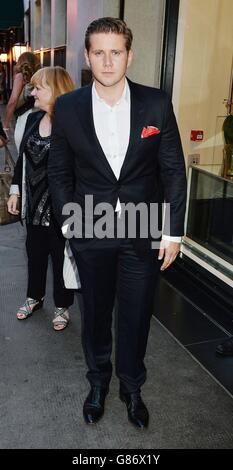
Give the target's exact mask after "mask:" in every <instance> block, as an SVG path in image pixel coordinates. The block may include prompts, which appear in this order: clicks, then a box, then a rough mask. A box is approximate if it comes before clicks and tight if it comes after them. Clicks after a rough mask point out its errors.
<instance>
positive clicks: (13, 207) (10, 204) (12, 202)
mask: <svg viewBox="0 0 233 470" xmlns="http://www.w3.org/2000/svg"><path fill="white" fill-rule="evenodd" d="M18 198H19V196H17V194H11V196H10V197H9V199H8V201H7V209H8V212H10V214H12V215H18V214H19V210H18V209H17V205H18Z"/></svg>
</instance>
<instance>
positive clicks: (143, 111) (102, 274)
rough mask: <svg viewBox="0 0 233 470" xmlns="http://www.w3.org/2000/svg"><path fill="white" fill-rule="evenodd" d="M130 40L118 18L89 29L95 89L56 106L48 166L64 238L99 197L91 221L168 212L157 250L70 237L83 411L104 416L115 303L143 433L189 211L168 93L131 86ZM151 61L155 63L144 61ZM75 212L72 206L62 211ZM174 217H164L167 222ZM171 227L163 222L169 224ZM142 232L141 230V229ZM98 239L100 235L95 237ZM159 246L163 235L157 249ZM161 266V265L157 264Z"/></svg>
mask: <svg viewBox="0 0 233 470" xmlns="http://www.w3.org/2000/svg"><path fill="white" fill-rule="evenodd" d="M131 43H132V32H131V30H130V29H129V28H128V27H127V25H126V24H125V23H124V22H123V21H122V20H119V19H114V18H100V19H98V20H95V21H93V22H92V23H91V24H90V25H89V26H88V28H87V31H86V37H85V47H86V49H85V57H86V62H87V64H88V65H89V66H90V68H91V70H92V73H93V78H94V81H93V84H91V85H89V86H87V87H84V88H81V89H80V90H76V91H75V92H73V93H69V94H67V95H65V96H63V97H61V98H59V99H58V100H57V104H56V109H55V114H54V120H53V130H52V143H51V153H50V161H49V180H50V187H51V194H52V199H53V206H54V211H55V213H56V215H57V219H58V221H59V222H60V225H61V226H62V225H63V233H65V232H66V230H67V225H68V224H67V221H66V217H65V216H64V215H62V209H63V206H64V205H65V204H67V203H78V204H79V207H81V208H82V210H83V211H84V214H83V219H82V222H83V226H82V234H83V233H84V232H85V230H86V228H87V225H88V221H89V225H90V217H89V215H88V217H85V215H86V213H85V210H87V209H86V207H85V197H86V196H88V195H89V196H90V195H91V196H92V197H93V207H94V215H93V219H92V222H93V221H94V222H96V221H97V220H99V218H98V215H97V212H95V208H96V207H97V205H98V204H99V203H102V204H103V203H104V204H105V205H108V206H110V207H113V208H114V211H115V215H114V217H113V223H115V224H116V222H117V221H118V220H119V219H121V216H122V207H123V206H124V204H128V203H131V204H132V205H133V206H136V205H138V204H139V203H143V204H144V209H145V208H149V207H150V205H151V204H152V203H153V204H155V203H158V207H159V214H160V215H161V204H159V203H161V202H162V201H163V199H165V201H166V204H167V208H168V206H170V233H169V232H168V231H167V230H168V224H167V223H165V226H166V230H165V232H166V233H163V240H162V241H161V243H160V245H159V249H155V250H153V249H151V237H150V234H149V235H148V236H145V235H143V238H142V237H141V236H140V233H139V232H140V229H143V230H144V228H145V227H144V226H143V227H139V225H140V224H139V225H138V221H137V222H136V235H135V237H132V236H130V235H129V236H128V235H127V234H128V232H127V230H126V236H125V238H119V237H117V233H116V229H115V225H114V235H113V236H112V237H111V238H108V237H104V238H101V237H99V238H98V233H97V232H98V231H94V235H93V236H92V234H91V231H90V226H89V227H88V230H87V233H88V234H87V235H86V236H85V235H83V236H82V238H72V239H70V244H71V248H72V251H73V254H74V257H75V259H76V262H77V266H78V270H79V274H80V278H81V284H82V292H83V299H84V310H85V314H84V318H83V329H82V340H83V347H84V352H85V356H86V361H87V365H88V373H87V378H88V380H89V382H90V385H91V390H90V393H89V394H88V396H87V398H86V400H85V403H84V408H83V413H84V418H85V421H86V423H94V422H96V421H98V420H99V419H100V418H101V416H102V415H103V413H104V403H105V398H106V395H107V393H108V389H109V383H110V379H111V374H112V364H111V351H112V336H111V325H112V311H113V307H114V301H115V295H116V296H117V305H118V309H117V314H116V319H115V329H116V374H117V376H118V378H119V381H120V399H121V400H122V401H124V402H125V404H126V407H127V411H128V417H129V420H130V421H131V422H132V423H133V424H134V425H136V426H137V427H139V428H144V427H147V425H148V421H149V413H148V410H147V408H146V406H145V404H144V402H143V401H142V398H141V395H140V389H141V386H142V385H143V383H144V382H145V380H146V368H145V365H144V356H145V352H146V345H147V339H148V333H149V326H150V319H151V315H152V312H153V302H154V292H155V286H156V281H157V279H158V275H159V270H160V269H161V270H162V271H163V270H164V269H166V268H167V267H168V266H169V265H170V264H171V263H172V262H173V261H174V260H175V258H176V256H177V254H178V252H179V249H180V241H181V236H182V235H183V224H184V214H185V203H186V176H185V165H184V159H183V152H182V147H181V142H180V137H179V132H178V128H177V124H176V120H175V116H174V113H173V110H172V105H171V102H170V99H169V97H168V96H167V94H166V93H164V92H162V91H160V90H158V89H155V88H149V87H145V86H142V85H138V84H135V83H132V82H131V81H130V80H128V79H126V76H125V74H126V70H127V67H128V66H129V65H130V63H131V61H132V51H131ZM148 60H149V57H148ZM66 207H68V208H69V207H74V206H69V205H68V206H66ZM167 213H168V210H167V212H166V214H167ZM165 219H166V217H165ZM143 230H142V231H143ZM96 233H97V235H96ZM158 240H159V242H160V238H159V236H158V237H157V241H158ZM161 260H162V261H161Z"/></svg>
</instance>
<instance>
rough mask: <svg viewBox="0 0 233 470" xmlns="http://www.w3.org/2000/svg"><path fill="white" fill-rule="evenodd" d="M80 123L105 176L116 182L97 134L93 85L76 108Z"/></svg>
mask: <svg viewBox="0 0 233 470" xmlns="http://www.w3.org/2000/svg"><path fill="white" fill-rule="evenodd" d="M76 110H77V114H78V118H79V122H80V123H81V125H82V127H83V129H84V131H85V133H86V135H87V138H88V141H89V143H90V145H91V146H92V148H93V149H94V150H95V154H96V156H97V157H98V158H99V161H100V162H101V167H102V168H103V170H104V172H105V174H106V175H107V176H108V177H109V178H111V180H114V181H116V177H115V175H114V173H113V171H112V168H111V166H110V165H109V163H108V160H107V158H106V156H105V154H104V152H103V149H102V147H101V145H100V143H99V140H98V137H97V135H96V132H95V126H94V119H93V109H92V84H91V85H88V86H87V87H85V89H83V94H82V97H81V99H79V101H78V103H77V106H76Z"/></svg>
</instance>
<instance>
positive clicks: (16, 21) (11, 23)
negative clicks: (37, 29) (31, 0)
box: [0, 0, 24, 29]
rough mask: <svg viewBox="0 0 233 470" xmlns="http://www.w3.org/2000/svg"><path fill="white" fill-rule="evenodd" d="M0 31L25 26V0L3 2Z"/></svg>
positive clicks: (0, 9)
mask: <svg viewBox="0 0 233 470" xmlns="http://www.w3.org/2000/svg"><path fill="white" fill-rule="evenodd" d="M0 3H1V8H0V29H9V28H14V27H15V28H17V27H20V26H23V17H24V3H23V0H1V2H0Z"/></svg>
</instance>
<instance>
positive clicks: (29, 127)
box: [19, 111, 45, 154]
mask: <svg viewBox="0 0 233 470" xmlns="http://www.w3.org/2000/svg"><path fill="white" fill-rule="evenodd" d="M44 114H45V111H38V112H32V113H31V114H29V116H30V121H29V122H30V124H29V123H28V124H26V127H25V131H24V134H23V138H22V141H21V144H20V149H19V154H21V153H23V152H24V147H25V143H26V142H27V139H28V137H29V135H31V133H32V131H33V129H34V128H35V127H36V125H37V123H38V122H39V121H40V120H41V119H42V117H43V116H44Z"/></svg>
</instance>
